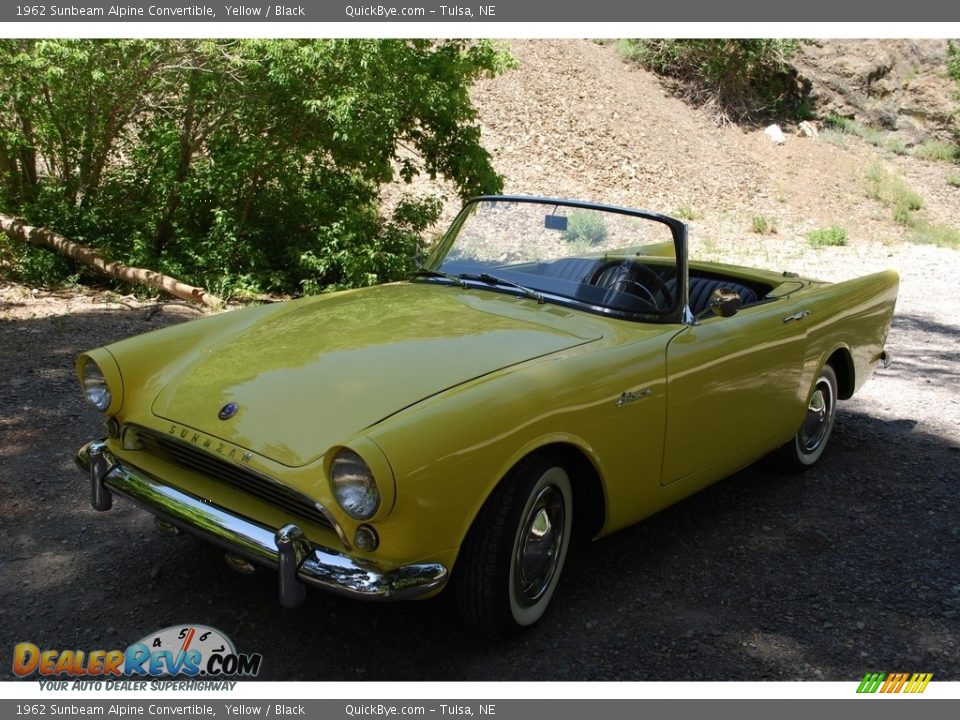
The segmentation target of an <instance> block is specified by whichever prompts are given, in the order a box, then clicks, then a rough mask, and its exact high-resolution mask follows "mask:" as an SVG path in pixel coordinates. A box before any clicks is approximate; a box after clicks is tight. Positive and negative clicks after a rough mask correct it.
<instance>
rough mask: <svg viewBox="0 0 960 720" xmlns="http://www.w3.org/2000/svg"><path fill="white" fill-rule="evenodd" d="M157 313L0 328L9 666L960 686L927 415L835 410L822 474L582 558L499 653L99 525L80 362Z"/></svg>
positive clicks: (738, 481)
mask: <svg viewBox="0 0 960 720" xmlns="http://www.w3.org/2000/svg"><path fill="white" fill-rule="evenodd" d="M144 317H145V314H144V313H142V312H135V311H116V312H90V313H83V314H77V315H70V316H62V317H52V318H45V319H38V320H28V321H23V322H18V323H16V324H15V325H14V324H11V323H0V347H2V349H3V350H2V354H0V433H2V435H3V443H2V444H0V459H2V464H0V512H2V517H3V523H2V526H0V543H2V547H3V548H4V550H3V554H2V556H0V627H2V633H3V637H2V639H0V653H8V652H10V653H12V647H13V645H14V644H15V643H16V642H21V641H30V642H34V643H36V644H38V645H40V646H41V647H44V648H60V649H64V648H76V649H84V650H90V649H97V648H100V649H111V648H121V649H122V648H125V647H126V646H127V645H128V644H129V643H131V642H134V641H136V640H138V639H140V638H141V637H143V636H144V635H146V634H147V633H149V632H151V631H154V630H158V629H160V628H163V627H166V626H169V625H173V624H181V623H203V624H207V625H212V626H214V627H217V628H219V629H220V630H222V631H223V632H225V633H226V634H227V635H228V636H230V637H231V638H232V639H233V641H234V642H235V644H236V645H237V647H238V649H239V650H240V651H241V652H260V653H262V654H263V655H264V666H263V672H262V675H261V678H262V679H267V680H308V679H309V680H757V679H783V680H794V679H801V680H819V679H829V680H848V681H850V682H851V683H853V682H854V681H855V680H856V681H859V678H861V677H862V676H863V674H864V673H865V672H867V671H895V670H896V671H904V672H914V671H916V672H932V673H934V675H935V678H936V679H940V680H946V679H960V647H958V645H960V622H958V612H960V565H958V563H957V562H956V558H957V557H958V550H960V493H958V484H960V470H958V468H960V448H958V446H957V444H956V442H954V441H951V440H950V439H948V438H944V437H939V436H937V435H933V434H929V433H928V432H925V431H924V430H922V429H921V426H920V425H918V424H916V422H915V420H913V419H909V418H898V419H894V420H884V419H880V418H877V417H874V416H871V415H870V414H868V413H866V412H864V411H863V410H862V409H860V408H859V406H858V403H857V400H856V399H854V400H853V401H850V402H849V403H846V404H844V405H842V406H841V409H840V410H841V412H840V415H839V417H838V422H837V425H836V428H835V431H834V435H833V437H832V438H831V441H830V448H829V450H828V451H827V453H826V455H825V456H824V458H823V459H822V461H821V463H820V464H819V465H817V466H816V467H814V468H812V469H810V470H809V471H808V472H807V473H805V474H803V475H799V476H787V475H783V474H782V473H781V472H780V471H779V469H778V468H777V467H776V465H775V464H774V463H773V462H772V461H770V460H764V461H761V462H760V463H757V464H756V465H754V466H752V467H750V468H748V469H746V470H744V471H742V472H740V473H738V474H737V475H735V476H733V477H731V478H729V479H727V480H725V481H723V482H721V483H719V484H717V485H715V486H713V487H712V488H710V489H708V490H706V491H704V492H702V493H700V494H698V495H696V496H694V497H692V498H690V499H688V500H687V501H685V502H683V503H681V504H679V505H677V506H675V507H673V508H671V509H669V510H666V511H664V512H662V513H660V514H659V515H657V516H655V517H653V518H650V519H649V520H647V521H646V522H644V523H641V524H640V525H637V526H635V527H633V528H630V529H627V530H624V531H622V532H619V533H617V534H615V535H613V536H611V537H609V538H605V539H603V540H600V541H598V542H595V543H592V544H589V545H587V546H585V547H582V548H578V549H576V550H575V551H573V552H572V553H571V555H570V557H569V559H568V562H567V567H566V570H565V574H564V579H563V581H562V583H561V586H560V588H559V590H558V592H557V594H556V596H555V599H554V603H553V606H552V608H551V610H550V612H549V613H548V615H547V617H545V619H544V621H543V622H542V623H541V624H540V625H539V626H537V627H536V628H534V629H532V630H531V631H529V632H528V633H526V634H525V635H523V636H522V637H521V638H519V639H517V640H516V641H513V642H510V643H505V644H493V643H488V642H483V641H478V640H477V639H475V638H473V637H471V636H469V635H467V634H465V633H464V631H462V630H461V628H460V627H459V625H458V624H457V620H456V616H455V613H454V611H453V609H452V608H451V606H450V603H449V602H448V600H447V598H445V597H444V596H443V595H441V596H440V597H438V598H436V599H432V600H427V601H423V602H419V603H406V604H398V605H376V604H364V603H360V602H354V601H349V600H345V599H341V598H338V597H334V596H331V595H327V594H323V593H321V592H317V591H311V592H310V593H309V595H308V601H307V603H306V604H305V605H304V606H303V607H301V608H299V609H297V610H294V611H290V610H284V609H282V608H281V607H280V606H279V605H278V604H277V602H276V599H275V596H276V587H275V577H274V576H273V575H272V574H271V573H269V572H259V573H257V574H255V575H254V576H251V577H242V576H239V575H236V574H233V573H231V572H230V571H228V570H227V568H226V567H225V565H224V563H223V560H222V555H221V554H220V553H219V552H217V551H216V550H214V549H213V548H211V547H208V546H206V545H203V544H202V543H199V542H196V541H193V540H192V539H189V538H180V539H174V540H170V539H167V538H165V537H164V536H161V535H160V534H159V533H157V532H155V531H154V528H153V525H152V522H151V520H150V519H149V517H148V516H147V515H145V514H144V513H141V512H139V511H137V510H135V509H133V508H132V507H131V506H130V505H129V504H127V503H124V502H122V501H119V502H118V503H117V505H116V507H115V508H114V510H113V511H111V512H109V513H103V514H101V513H96V512H94V511H93V510H92V509H90V507H89V505H88V497H87V486H86V484H85V479H84V478H83V477H82V476H81V475H80V473H79V472H78V471H76V469H75V468H74V466H73V460H72V457H73V452H74V451H75V449H76V448H77V447H78V446H79V445H80V444H81V443H82V442H84V441H85V440H87V439H89V438H90V437H92V436H94V435H96V434H97V433H98V425H99V420H98V417H97V415H96V413H94V412H93V411H91V410H88V409H87V407H86V405H85V403H84V402H83V400H82V398H81V397H80V393H79V390H78V389H77V387H76V383H75V380H74V378H73V371H72V366H73V359H74V356H75V355H76V353H77V352H79V351H81V350H84V349H86V348H89V347H93V346H97V345H101V344H104V343H106V342H110V341H112V340H115V339H118V338H120V337H123V336H126V335H130V334H134V333H136V332H142V331H144V330H147V329H151V328H152V327H158V326H160V325H163V324H170V323H172V322H177V321H179V320H182V319H184V316H174V315H172V314H168V313H160V314H158V315H156V316H154V317H153V318H152V319H150V320H149V321H146V320H144ZM186 317H189V315H187V316H186ZM909 322H920V321H919V320H911V319H909V318H902V317H900V318H898V323H900V324H903V323H909ZM923 322H926V321H923ZM925 331H927V332H940V330H938V329H935V328H932V327H928V328H925ZM943 331H944V332H948V331H949V332H953V330H952V329H950V328H944V329H943ZM638 467H642V458H638ZM640 481H642V480H641V479H640V478H638V482H640ZM7 657H8V658H9V657H10V655H7ZM4 667H5V668H6V669H5V673H7V676H9V673H10V669H9V668H10V665H9V664H6V665H5V666H4Z"/></svg>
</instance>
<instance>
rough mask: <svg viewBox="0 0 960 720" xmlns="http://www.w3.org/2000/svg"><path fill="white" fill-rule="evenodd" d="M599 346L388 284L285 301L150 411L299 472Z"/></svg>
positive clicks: (438, 290)
mask: <svg viewBox="0 0 960 720" xmlns="http://www.w3.org/2000/svg"><path fill="white" fill-rule="evenodd" d="M598 337H599V334H598V333H595V332H592V331H591V329H589V328H588V326H587V325H585V324H580V323H577V322H576V321H575V320H572V319H570V318H564V317H560V316H558V315H556V314H553V313H551V312H549V310H548V309H547V308H545V307H544V306H538V305H537V304H536V303H535V302H532V301H530V300H521V299H517V298H515V297H512V296H509V295H504V294H500V293H496V292H491V291H485V290H473V291H469V290H462V289H460V288H451V287H442V286H436V285H421V284H412V285H387V286H382V287H377V288H369V289H366V290H362V291H356V292H353V293H344V294H340V295H336V296H327V297H321V298H313V299H310V300H305V301H299V302H291V303H290V304H289V307H288V308H285V309H284V310H283V311H282V312H280V313H276V314H273V315H270V316H268V317H266V318H264V319H263V320H262V321H261V322H260V323H259V324H257V325H254V326H253V327H252V328H250V329H249V330H247V331H245V332H242V333H238V334H237V335H236V336H234V337H228V338H226V339H225V340H222V341H220V342H219V343H218V344H216V345H213V346H208V347H206V348H205V349H204V350H203V351H202V352H198V353H197V356H196V358H194V359H193V360H192V362H190V363H189V364H187V365H186V366H185V367H184V368H183V370H182V372H180V373H179V374H178V375H177V376H176V377H174V378H173V379H172V380H171V381H170V382H169V383H168V384H167V385H166V387H165V388H164V389H163V390H162V391H161V392H160V394H159V395H158V397H157V398H156V400H155V401H154V404H153V411H154V413H155V414H156V415H157V416H159V417H162V418H165V419H167V420H169V421H171V422H175V423H178V424H180V425H183V426H189V427H191V428H193V429H195V430H197V431H200V432H202V433H206V434H208V435H211V436H215V437H217V438H221V439H223V440H225V441H227V442H229V443H232V444H233V445H236V446H239V447H242V448H245V449H247V450H250V451H253V452H256V453H259V454H261V455H263V456H265V457H268V458H271V459H272V460H275V461H276V462H279V463H282V464H284V465H287V466H291V467H296V466H301V465H305V464H307V463H310V462H312V461H314V460H316V459H317V458H318V457H320V456H321V455H322V454H323V453H324V452H325V451H326V450H327V448H329V447H330V446H331V445H333V444H334V443H336V442H342V441H345V440H347V439H348V438H349V437H350V436H351V435H352V434H354V433H355V432H357V431H359V430H362V429H363V428H365V427H368V426H370V425H373V424H374V423H377V422H379V421H380V420H382V419H384V418H386V417H388V416H390V415H392V414H394V413H396V412H398V411H400V410H403V409H404V408H406V407H409V406H410V405H413V404H415V403H417V402H419V401H421V400H423V399H425V398H427V397H430V396H431V395H435V394H437V393H439V392H443V391H444V390H447V389H449V388H452V387H455V386H457V385H460V384H462V383H464V382H467V381H469V380H472V379H474V378H477V377H480V376H483V375H486V374H488V373H491V372H494V371H497V370H500V369H502V368H506V367H509V366H511V365H515V364H517V363H520V362H524V361H526V360H531V359H533V358H537V357H541V356H544V355H548V354H551V353H555V352H558V351H561V350H564V349H567V348H571V347H574V346H577V345H581V344H583V343H585V342H590V341H592V340H595V339H597V338H598ZM230 403H235V404H236V408H237V409H236V413H235V415H234V416H233V417H230V418H229V419H226V420H221V419H220V418H219V417H218V414H219V413H220V411H221V409H222V408H224V407H225V406H226V405H228V404H230Z"/></svg>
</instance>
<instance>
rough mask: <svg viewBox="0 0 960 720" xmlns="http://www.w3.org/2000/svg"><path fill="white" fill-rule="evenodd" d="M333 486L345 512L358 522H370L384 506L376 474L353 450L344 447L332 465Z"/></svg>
mask: <svg viewBox="0 0 960 720" xmlns="http://www.w3.org/2000/svg"><path fill="white" fill-rule="evenodd" d="M330 486H331V487H332V488H333V496H334V497H335V498H336V499H337V502H338V503H340V507H342V508H343V511H344V512H345V513H346V514H347V515H349V516H350V517H352V518H353V519H354V520H369V519H370V518H372V517H373V516H374V514H375V513H376V512H377V508H378V507H380V492H379V491H378V490H377V483H376V481H375V480H374V479H373V473H372V472H371V471H370V468H369V467H368V466H367V464H366V463H365V462H364V461H363V458H362V457H360V456H359V455H357V453H355V452H354V451H353V450H348V449H347V448H344V449H343V450H341V451H340V452H338V453H337V455H336V457H334V459H333V463H331V465H330Z"/></svg>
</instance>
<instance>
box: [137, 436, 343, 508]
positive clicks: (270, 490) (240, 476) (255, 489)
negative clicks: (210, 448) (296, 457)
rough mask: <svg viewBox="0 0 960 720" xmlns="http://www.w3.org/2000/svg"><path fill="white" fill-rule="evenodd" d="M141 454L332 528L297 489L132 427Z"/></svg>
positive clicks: (166, 437) (185, 445) (168, 438)
mask: <svg viewBox="0 0 960 720" xmlns="http://www.w3.org/2000/svg"><path fill="white" fill-rule="evenodd" d="M135 431H136V434H137V438H138V440H139V441H140V446H141V448H142V450H143V452H146V453H149V454H151V455H155V456H157V457H161V458H163V459H164V460H167V461H169V462H172V463H174V464H176V465H179V466H181V467H184V468H186V469H188V470H192V471H194V472H197V473H200V474H201V475H204V476H206V477H208V478H211V479H213V480H217V481H219V482H222V483H224V484H226V485H229V486H230V487H233V488H236V489H237V490H241V491H243V492H245V493H248V494H249V495H253V496H254V497H257V498H259V499H260V500H263V501H265V502H267V503H268V504H270V505H274V506H276V507H278V508H280V509H281V510H283V511H284V512H288V513H290V514H291V515H296V516H297V517H300V518H303V519H305V520H309V521H310V522H312V523H316V524H317V525H322V526H324V527H331V525H330V521H329V520H327V518H326V516H325V515H324V514H323V513H322V512H320V511H319V510H318V509H317V508H316V506H315V505H314V502H313V501H312V500H311V499H310V498H308V497H307V496H306V495H301V494H300V493H298V492H297V491H296V490H291V489H290V488H288V487H285V486H283V485H280V484H279V483H278V482H276V481H275V480H272V479H270V478H269V477H267V476H265V475H261V474H260V473H257V472H255V471H253V470H250V469H249V468H244V467H240V466H239V465H234V464H233V463H231V462H227V461H226V460H222V459H220V458H218V457H216V456H214V455H211V454H210V453H206V452H204V451H203V450H200V449H199V448H195V447H193V446H192V445H189V444H187V443H184V442H181V441H180V440H177V439H175V438H172V437H168V436H166V435H163V434H162V433H156V432H153V431H150V430H146V429H144V428H140V427H138V428H135Z"/></svg>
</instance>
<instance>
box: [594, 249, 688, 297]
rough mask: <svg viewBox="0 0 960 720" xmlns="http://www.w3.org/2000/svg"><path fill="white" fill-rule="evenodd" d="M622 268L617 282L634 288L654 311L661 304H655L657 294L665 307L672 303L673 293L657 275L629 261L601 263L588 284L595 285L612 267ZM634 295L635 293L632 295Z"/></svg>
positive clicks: (639, 264) (647, 268) (645, 267)
mask: <svg viewBox="0 0 960 720" xmlns="http://www.w3.org/2000/svg"><path fill="white" fill-rule="evenodd" d="M618 266H622V267H623V273H622V275H621V277H620V278H618V282H624V283H626V284H628V285H630V286H631V288H636V289H637V290H639V291H640V292H642V293H643V295H645V296H646V297H642V296H639V295H638V296H637V297H640V299H641V300H643V301H644V302H647V303H649V304H650V305H651V306H652V307H653V308H654V309H659V308H660V307H661V304H660V303H658V302H657V294H660V295H662V297H663V299H664V300H665V301H666V303H667V305H670V304H671V303H672V302H673V293H671V292H670V289H669V288H668V287H667V284H666V283H665V282H664V281H663V280H662V279H661V278H660V276H659V275H657V274H656V273H655V272H654V271H653V270H651V269H650V268H649V267H647V266H646V265H644V264H643V263H636V262H632V261H629V260H626V261H625V260H609V261H607V262H605V263H603V264H602V265H601V266H600V267H599V268H597V270H596V271H595V272H594V273H593V275H592V276H591V277H590V284H591V285H596V284H597V281H598V280H600V278H601V277H602V276H603V274H604V273H605V272H606V271H607V270H609V269H610V268H613V267H618ZM634 275H641V276H643V277H642V280H644V281H645V282H648V283H649V284H650V285H652V286H653V289H654V291H655V292H651V290H650V288H648V287H647V286H646V285H645V284H644V283H643V282H640V280H639V279H634V277H633V276H634ZM633 294H636V293H633ZM648 298H649V299H648Z"/></svg>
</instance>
